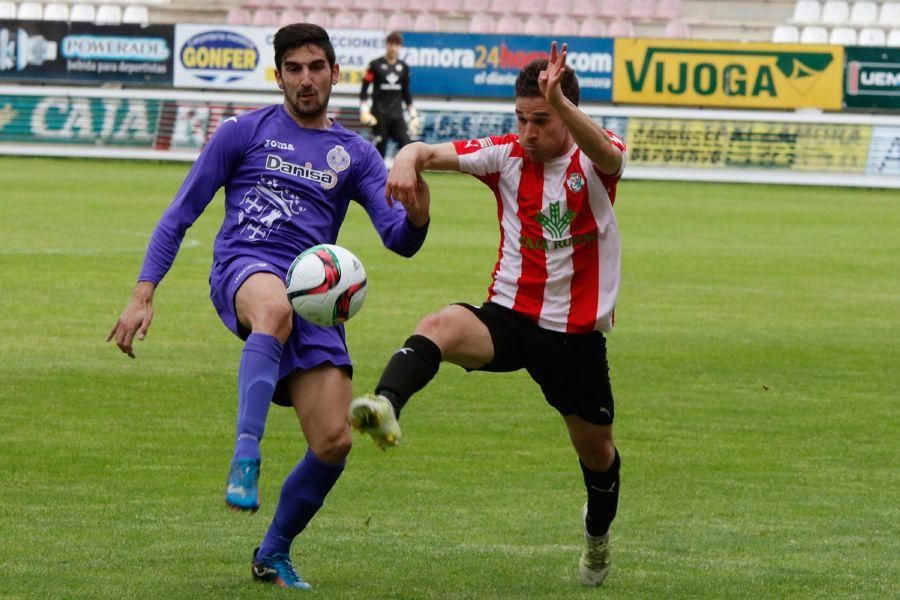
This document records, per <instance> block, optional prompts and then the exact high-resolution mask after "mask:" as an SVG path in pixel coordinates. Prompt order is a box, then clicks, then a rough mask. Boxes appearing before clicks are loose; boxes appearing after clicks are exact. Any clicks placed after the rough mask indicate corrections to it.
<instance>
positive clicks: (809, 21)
mask: <svg viewBox="0 0 900 600" xmlns="http://www.w3.org/2000/svg"><path fill="white" fill-rule="evenodd" d="M821 17H822V5H821V4H819V2H818V1H817V0H800V1H799V2H797V4H795V5H794V16H793V17H791V22H793V23H800V24H801V25H815V24H816V23H818V22H819V19H820V18H821Z"/></svg>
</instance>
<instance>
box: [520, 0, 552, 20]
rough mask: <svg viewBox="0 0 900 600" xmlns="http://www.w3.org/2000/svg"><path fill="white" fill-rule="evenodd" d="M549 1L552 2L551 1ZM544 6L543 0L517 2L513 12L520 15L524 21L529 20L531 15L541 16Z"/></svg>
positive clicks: (521, 0)
mask: <svg viewBox="0 0 900 600" xmlns="http://www.w3.org/2000/svg"><path fill="white" fill-rule="evenodd" d="M550 1H551V2H552V1H553V0H550ZM544 6H545V2H544V0H519V2H518V3H516V8H515V10H514V12H515V13H516V14H517V15H522V16H523V17H525V18H526V19H529V18H531V17H532V16H533V15H539V14H542V13H543V12H544Z"/></svg>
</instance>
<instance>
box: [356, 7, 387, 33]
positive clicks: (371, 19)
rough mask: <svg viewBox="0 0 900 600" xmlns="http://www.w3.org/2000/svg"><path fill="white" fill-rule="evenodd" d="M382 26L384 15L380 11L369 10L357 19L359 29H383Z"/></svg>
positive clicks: (383, 25) (383, 24)
mask: <svg viewBox="0 0 900 600" xmlns="http://www.w3.org/2000/svg"><path fill="white" fill-rule="evenodd" d="M384 27H385V19H384V15H383V14H381V13H380V12H375V11H369V12H367V13H363V16H362V17H360V19H359V28H360V29H384Z"/></svg>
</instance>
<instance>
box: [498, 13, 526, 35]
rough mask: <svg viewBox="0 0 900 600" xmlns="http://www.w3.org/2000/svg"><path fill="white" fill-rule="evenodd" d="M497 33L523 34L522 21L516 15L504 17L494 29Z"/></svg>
mask: <svg viewBox="0 0 900 600" xmlns="http://www.w3.org/2000/svg"><path fill="white" fill-rule="evenodd" d="M494 31H496V32H497V33H522V20H521V19H519V17H517V16H515V15H503V16H502V17H500V18H499V19H497V25H496V26H495V28H494Z"/></svg>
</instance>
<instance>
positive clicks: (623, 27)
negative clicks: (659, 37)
mask: <svg viewBox="0 0 900 600" xmlns="http://www.w3.org/2000/svg"><path fill="white" fill-rule="evenodd" d="M606 35H607V36H609V37H614V38H620V37H634V25H633V24H632V23H631V21H613V22H612V23H610V24H609V27H608V28H607V29H606Z"/></svg>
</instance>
